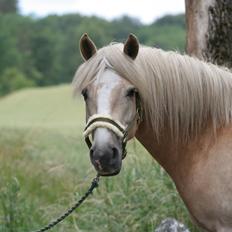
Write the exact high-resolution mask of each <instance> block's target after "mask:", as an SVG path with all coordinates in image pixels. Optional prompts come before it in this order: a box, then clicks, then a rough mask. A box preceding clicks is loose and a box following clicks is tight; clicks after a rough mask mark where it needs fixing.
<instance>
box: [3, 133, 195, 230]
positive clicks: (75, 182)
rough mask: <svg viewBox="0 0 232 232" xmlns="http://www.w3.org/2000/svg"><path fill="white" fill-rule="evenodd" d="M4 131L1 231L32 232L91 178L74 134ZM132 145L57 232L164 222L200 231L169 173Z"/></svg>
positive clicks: (140, 227) (130, 227)
mask: <svg viewBox="0 0 232 232" xmlns="http://www.w3.org/2000/svg"><path fill="white" fill-rule="evenodd" d="M1 131H2V132H3V134H4V137H1V139H0V147H1V149H0V176H1V177H3V178H1V182H0V186H1V187H0V202H1V207H0V225H1V227H0V231H6V232H11V231H14V232H21V231H32V230H35V229H37V228H38V227H40V226H41V225H44V224H46V223H48V222H49V220H51V219H53V218H55V217H57V216H59V215H60V213H62V212H63V211H64V210H65V209H66V208H67V207H69V206H70V205H71V203H72V202H75V201H76V200H78V199H79V198H80V196H81V195H82V194H83V193H84V192H85V190H86V189H87V188H88V186H89V185H90V183H91V179H92V178H93V177H94V176H95V172H94V170H93V168H92V167H91V165H90V162H89V158H88V151H87V149H86V148H85V146H83V145H84V143H83V141H82V138H81V137H80V136H79V135H76V136H74V135H68V134H65V135H63V134H62V133H61V132H60V131H51V130H45V129H42V130H37V131H35V130H34V134H31V133H30V132H28V131H27V130H21V129H20V130H19V129H18V130H4V129H3V130H1ZM133 143H135V142H132V144H131V145H130V146H129V151H128V156H127V158H126V160H125V161H124V163H123V169H122V171H121V173H120V175H118V176H115V177H110V178H101V181H100V186H99V188H98V189H97V191H95V193H94V195H93V196H91V197H90V198H89V199H88V200H87V202H85V204H84V205H82V206H81V208H80V209H78V210H77V211H75V212H74V214H73V215H72V216H70V217H69V218H68V219H67V220H65V221H64V222H63V223H62V224H61V225H58V226H57V227H56V228H55V229H54V231H70V232H72V231H79V232H81V231H97V232H98V231H99V232H100V231H101V232H109V231H110V232H114V231H128V232H130V231H131V232H133V231H154V228H155V227H156V226H157V225H158V224H159V223H160V221H161V220H162V219H164V218H167V217H175V218H176V219H178V220H180V221H182V222H183V223H185V224H187V225H188V226H189V227H190V228H191V231H197V229H196V228H194V227H193V226H192V225H191V222H190V219H189V216H188V213H187V211H186V209H185V207H184V205H183V203H182V201H181V199H180V198H179V195H178V194H177V192H176V190H175V186H174V184H173V183H172V181H171V180H170V179H169V177H168V176H167V174H166V173H165V172H164V171H163V170H162V169H161V168H160V167H159V166H158V165H157V164H156V163H155V162H154V161H153V160H152V158H151V157H150V156H149V154H146V152H145V151H144V150H143V148H142V147H141V146H140V145H138V144H137V143H136V144H133Z"/></svg>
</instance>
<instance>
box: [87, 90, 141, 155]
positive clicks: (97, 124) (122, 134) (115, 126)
mask: <svg viewBox="0 0 232 232" xmlns="http://www.w3.org/2000/svg"><path fill="white" fill-rule="evenodd" d="M135 121H136V122H137V124H139V123H140V122H141V121H142V108H141V102H140V98H139V95H138V94H136V114H135V116H134V118H133V120H132V121H131V122H130V124H129V125H128V126H127V127H126V126H124V125H122V123H120V122H119V121H118V120H115V119H113V118H112V117H111V116H109V115H101V114H94V115H92V116H91V117H90V118H89V119H88V122H87V124H86V126H85V129H84V133H83V135H84V138H85V142H86V144H87V146H88V148H89V149H91V147H92V142H91V140H90V138H89V136H90V135H91V134H92V132H93V131H94V130H95V129H97V128H107V129H109V130H111V131H112V132H113V133H114V134H115V135H116V136H117V137H119V138H120V139H121V140H122V159H124V158H125V157H126V154H127V151H126V144H127V140H128V138H127V136H128V132H129V130H130V129H131V127H132V126H133V124H134V122H135Z"/></svg>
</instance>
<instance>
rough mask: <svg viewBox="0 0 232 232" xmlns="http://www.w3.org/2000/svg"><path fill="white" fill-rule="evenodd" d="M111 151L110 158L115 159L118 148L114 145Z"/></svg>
mask: <svg viewBox="0 0 232 232" xmlns="http://www.w3.org/2000/svg"><path fill="white" fill-rule="evenodd" d="M112 151H113V154H112V158H113V159H117V158H118V149H117V148H116V147H113V148H112Z"/></svg>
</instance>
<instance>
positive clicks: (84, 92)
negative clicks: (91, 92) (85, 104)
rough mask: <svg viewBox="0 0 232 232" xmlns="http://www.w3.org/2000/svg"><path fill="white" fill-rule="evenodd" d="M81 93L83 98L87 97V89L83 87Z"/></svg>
mask: <svg viewBox="0 0 232 232" xmlns="http://www.w3.org/2000/svg"><path fill="white" fill-rule="evenodd" d="M81 94H82V96H83V97H84V99H85V100H87V98H88V90H87V89H83V90H82V91H81Z"/></svg>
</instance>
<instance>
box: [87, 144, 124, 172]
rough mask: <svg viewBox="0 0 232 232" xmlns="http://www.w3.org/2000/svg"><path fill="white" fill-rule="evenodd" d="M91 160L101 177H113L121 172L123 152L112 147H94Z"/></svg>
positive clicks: (91, 151) (91, 150)
mask: <svg viewBox="0 0 232 232" xmlns="http://www.w3.org/2000/svg"><path fill="white" fill-rule="evenodd" d="M90 159H91V162H92V164H93V166H94V167H95V169H96V171H97V172H98V173H99V175H101V176H113V175H117V174H118V173H119V172H120V170H121V166H122V151H121V149H119V148H117V147H115V146H111V145H105V146H104V147H102V146H101V147H97V146H93V147H92V148H91V149H90Z"/></svg>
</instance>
